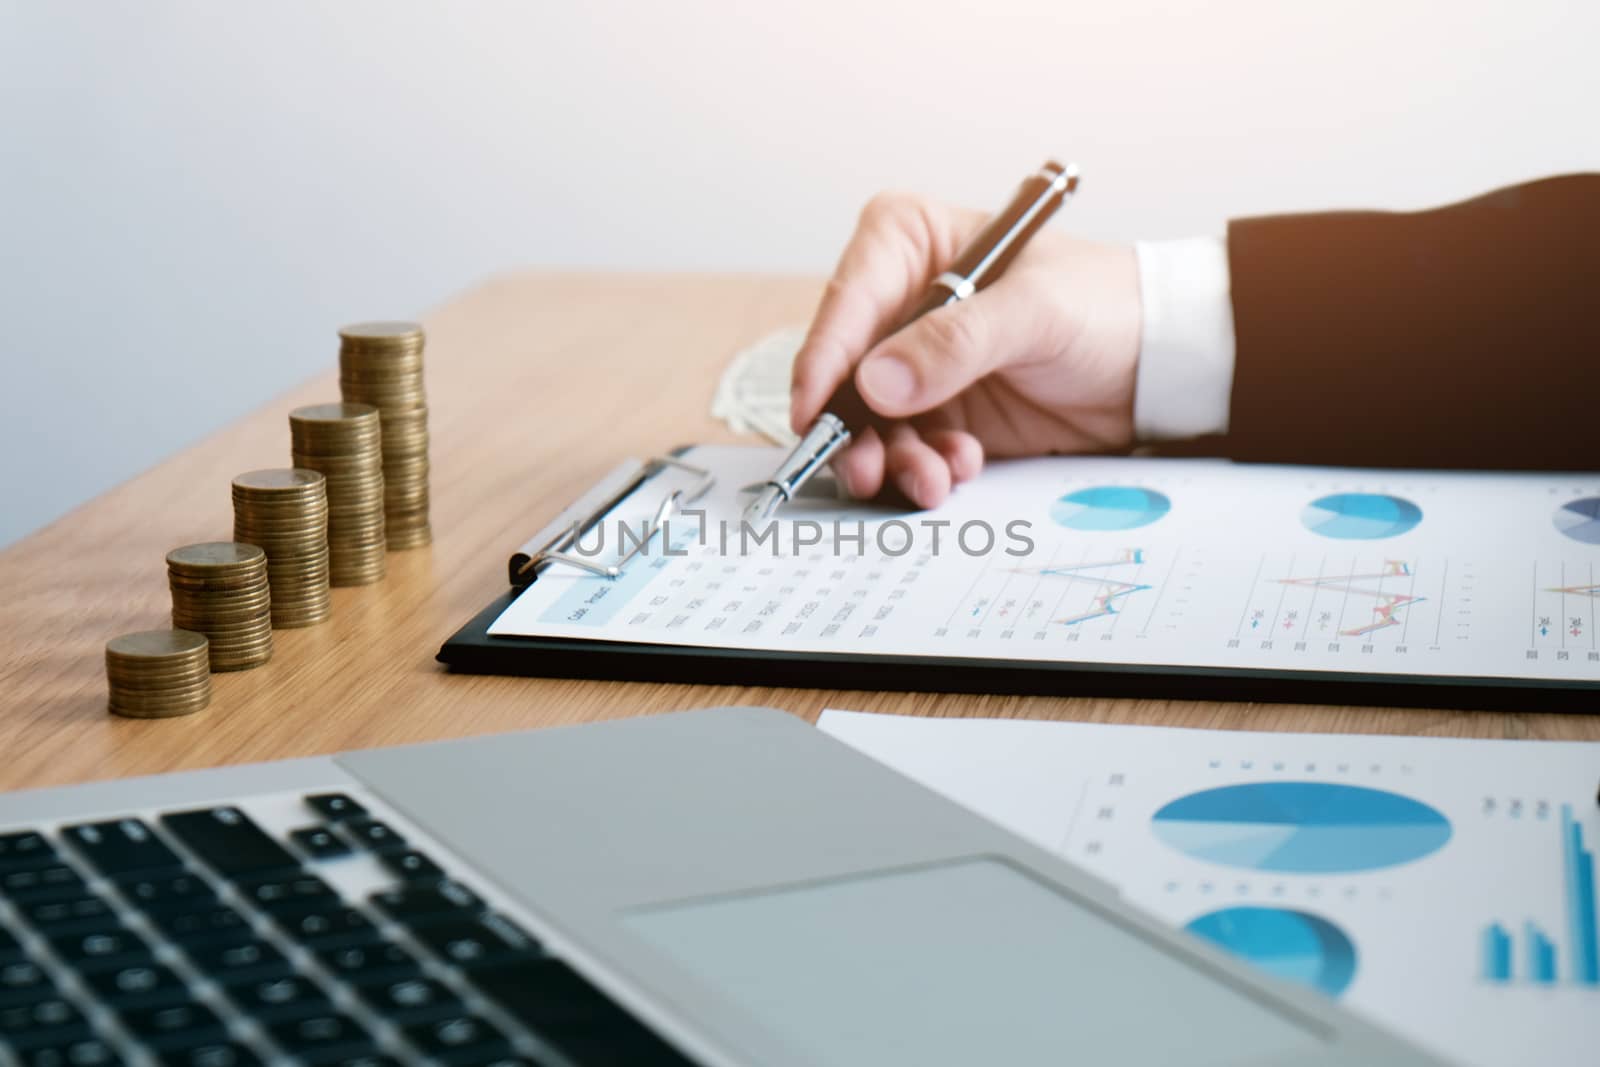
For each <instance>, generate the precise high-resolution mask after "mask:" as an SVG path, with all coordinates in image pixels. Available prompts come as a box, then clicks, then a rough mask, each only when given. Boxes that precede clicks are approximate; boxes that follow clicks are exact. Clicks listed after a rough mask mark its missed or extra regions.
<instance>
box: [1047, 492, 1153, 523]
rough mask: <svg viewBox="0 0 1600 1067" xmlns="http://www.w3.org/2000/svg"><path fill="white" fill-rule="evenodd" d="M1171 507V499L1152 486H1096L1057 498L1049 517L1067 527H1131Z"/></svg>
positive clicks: (1150, 521) (1147, 520)
mask: <svg viewBox="0 0 1600 1067" xmlns="http://www.w3.org/2000/svg"><path fill="white" fill-rule="evenodd" d="M1171 510H1172V501H1170V500H1168V499H1167V498H1166V496H1165V495H1164V494H1162V493H1158V492H1156V491H1155V490H1154V489H1136V488H1134V487H1133V486H1127V485H1097V486H1094V487H1092V488H1089V489H1079V490H1078V491H1077V492H1074V493H1068V494H1067V495H1066V496H1064V497H1062V498H1061V499H1060V500H1057V501H1056V502H1055V503H1054V504H1052V505H1051V506H1050V517H1051V518H1052V519H1054V520H1055V521H1056V522H1057V524H1059V525H1061V526H1065V527H1066V528H1067V529H1069V530H1132V529H1134V528H1136V527H1139V526H1148V525H1150V524H1151V523H1152V522H1155V521H1156V520H1157V519H1159V518H1161V516H1163V515H1165V514H1166V513H1167V512H1169V511H1171Z"/></svg>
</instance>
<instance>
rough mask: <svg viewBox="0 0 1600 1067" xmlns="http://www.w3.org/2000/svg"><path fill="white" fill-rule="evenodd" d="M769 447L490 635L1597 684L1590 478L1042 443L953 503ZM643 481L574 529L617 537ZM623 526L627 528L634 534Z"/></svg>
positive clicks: (720, 454)
mask: <svg viewBox="0 0 1600 1067" xmlns="http://www.w3.org/2000/svg"><path fill="white" fill-rule="evenodd" d="M778 454H779V453H778V452H777V451H776V450H773V449H768V448H741V447H731V446H730V447H722V446H719V447H706V448H698V449H695V450H693V451H692V452H690V453H689V455H688V457H687V458H688V459H689V461H690V462H696V463H701V464H704V465H705V466H707V467H709V468H711V469H713V470H714V471H715V472H716V474H717V483H716V485H715V487H714V488H713V489H712V491H711V492H710V493H709V494H708V495H707V496H706V497H705V498H704V499H703V500H702V501H701V502H700V507H701V508H703V510H702V511H700V512H699V513H697V514H693V515H686V516H683V517H681V518H680V519H677V520H674V521H672V522H670V523H669V524H668V529H667V531H666V533H665V535H664V536H663V537H660V538H657V539H656V541H654V542H652V544H651V545H650V546H649V548H648V549H647V550H646V551H645V553H644V554H643V555H642V556H640V557H638V558H636V559H635V560H634V561H633V562H632V563H630V565H629V566H628V567H627V568H626V569H625V571H624V572H623V573H622V574H621V576H620V577H617V578H605V577H600V576H596V575H592V574H587V573H584V572H583V571H581V570H578V569H576V568H572V567H566V566H555V567H551V568H550V569H549V570H547V571H546V572H545V573H544V574H543V575H542V576H541V577H540V578H539V579H538V581H537V582H535V583H534V584H533V585H532V586H530V587H529V588H528V590H527V591H526V592H524V593H523V594H522V595H521V596H520V597H518V598H517V599H516V600H515V601H514V602H513V603H512V604H511V605H510V607H509V608H508V609H507V610H506V611H505V612H504V614H503V615H502V616H501V617H500V618H499V619H498V620H497V621H496V622H495V623H494V624H493V626H492V627H491V629H490V633H491V634H497V635H508V634H509V635H521V636H534V637H556V638H573V639H586V638H587V639H603V640H606V641H622V642H647V643H654V644H672V645H688V646H697V647H706V646H715V647H723V648H743V649H781V650H786V651H801V652H841V653H867V654H871V653H880V654H887V655H909V656H929V657H937V658H940V659H963V658H965V659H972V660H985V659H989V660H1013V661H1016V660H1024V661H1053V662H1063V663H1074V662H1078V663H1106V664H1122V665H1171V666H1177V667H1198V668H1205V669H1218V668H1222V669H1226V668H1237V669H1252V670H1274V671H1283V670H1312V671H1346V672H1353V673H1357V674H1362V675H1377V676H1382V675H1432V676H1440V677H1459V678H1480V677H1481V678H1518V679H1531V680H1550V681H1559V682H1580V683H1582V682H1600V474H1594V475H1570V474H1569V475H1506V474H1478V473H1437V472H1385V471H1347V470H1334V469H1325V468H1307V467H1270V466H1255V465H1248V466H1247V465H1235V464H1231V463H1227V462H1221V461H1195V460H1153V459H1120V458H1119V459H1112V458H1069V457H1050V458H1040V459H1029V460H1015V461H1008V462H1001V463H994V464H991V465H990V466H989V467H988V468H987V469H985V471H984V472H983V474H982V475H981V476H980V477H979V478H978V479H977V480H976V481H974V482H972V483H970V484H967V485H963V486H960V487H959V488H958V489H957V490H956V491H955V492H954V493H953V494H952V496H951V498H950V500H949V501H948V502H947V503H946V504H945V505H944V506H942V507H940V508H937V509H934V510H932V511H925V512H896V511H891V510H886V509H884V508H881V507H877V506H873V505H862V504H856V503H852V502H848V501H840V500H837V499H831V498H816V499H805V500H798V501H794V502H792V503H790V504H789V505H787V506H786V507H785V508H784V509H782V511H780V513H779V518H778V519H777V520H776V521H775V522H774V523H773V524H772V525H771V526H770V527H762V528H748V527H741V525H740V515H741V512H742V509H743V506H744V504H745V502H746V501H747V500H748V499H749V495H748V494H747V493H744V492H742V491H741V490H742V489H743V488H744V487H745V486H747V485H750V484H752V483H758V482H760V481H762V480H763V479H765V478H766V477H767V476H768V475H770V473H771V471H772V468H773V465H774V461H775V459H776V457H777V456H778ZM660 497H661V492H659V491H653V490H652V487H651V486H650V485H649V484H647V485H646V487H645V488H644V489H642V490H640V491H639V492H637V493H635V494H634V495H633V496H632V497H630V498H629V500H628V501H627V502H625V503H624V504H623V505H622V506H621V507H619V508H618V510H617V511H616V512H614V513H613V515H612V516H611V517H610V518H609V519H608V521H607V522H606V523H604V524H602V525H601V527H599V528H598V529H597V530H595V531H592V532H591V533H589V534H587V535H586V536H585V537H584V538H582V539H581V540H580V545H581V546H586V548H585V552H586V554H589V553H592V554H593V558H594V559H595V560H596V561H597V562H602V563H603V562H606V561H607V560H608V559H609V558H614V557H615V556H617V555H619V554H620V552H619V549H626V548H628V547H631V539H636V538H637V536H638V531H639V530H640V529H641V527H642V525H643V523H644V522H645V521H646V520H647V519H648V518H649V517H650V516H652V515H654V514H655V510H656V508H657V506H658V504H659V503H660ZM630 531H631V533H630Z"/></svg>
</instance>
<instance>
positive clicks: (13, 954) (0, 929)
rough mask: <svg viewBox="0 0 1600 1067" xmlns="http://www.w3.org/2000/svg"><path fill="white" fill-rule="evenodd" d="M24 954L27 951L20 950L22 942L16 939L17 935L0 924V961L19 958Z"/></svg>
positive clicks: (7, 961) (5, 961)
mask: <svg viewBox="0 0 1600 1067" xmlns="http://www.w3.org/2000/svg"><path fill="white" fill-rule="evenodd" d="M26 955H27V953H25V952H23V950H22V942H20V941H18V940H17V935H16V934H14V933H12V932H11V931H10V930H7V929H6V928H5V927H4V926H0V963H9V962H11V961H12V960H20V959H23V958H24V957H25V956H26Z"/></svg>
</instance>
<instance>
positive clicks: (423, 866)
mask: <svg viewBox="0 0 1600 1067" xmlns="http://www.w3.org/2000/svg"><path fill="white" fill-rule="evenodd" d="M378 859H379V860H381V861H382V862H383V865H384V866H385V867H387V868H389V870H391V871H393V872H394V873H395V875H396V876H397V877H399V878H401V879H403V880H404V881H407V882H437V881H440V880H441V879H443V878H444V868H443V867H441V866H439V865H438V864H437V863H435V862H433V861H432V860H431V859H429V858H428V857H427V856H424V855H423V854H422V853H420V852H418V851H417V850H416V849H414V848H412V849H404V850H402V851H397V852H381V853H379V854H378Z"/></svg>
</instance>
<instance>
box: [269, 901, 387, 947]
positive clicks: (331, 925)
mask: <svg viewBox="0 0 1600 1067" xmlns="http://www.w3.org/2000/svg"><path fill="white" fill-rule="evenodd" d="M275 918H276V920H277V923H278V925H279V926H281V927H283V929H284V931H285V932H287V933H288V935H289V936H290V937H292V938H294V939H295V940H296V941H299V942H300V943H301V944H303V945H306V946H307V947H309V948H331V947H334V946H337V945H359V944H366V943H370V942H373V941H377V940H379V935H378V928H377V927H376V926H373V925H372V920H371V919H368V918H367V917H366V916H365V915H363V914H361V913H360V912H359V911H356V910H355V909H354V908H343V907H340V908H332V909H330V910H328V911H307V912H301V913H299V914H295V915H280V916H275Z"/></svg>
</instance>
